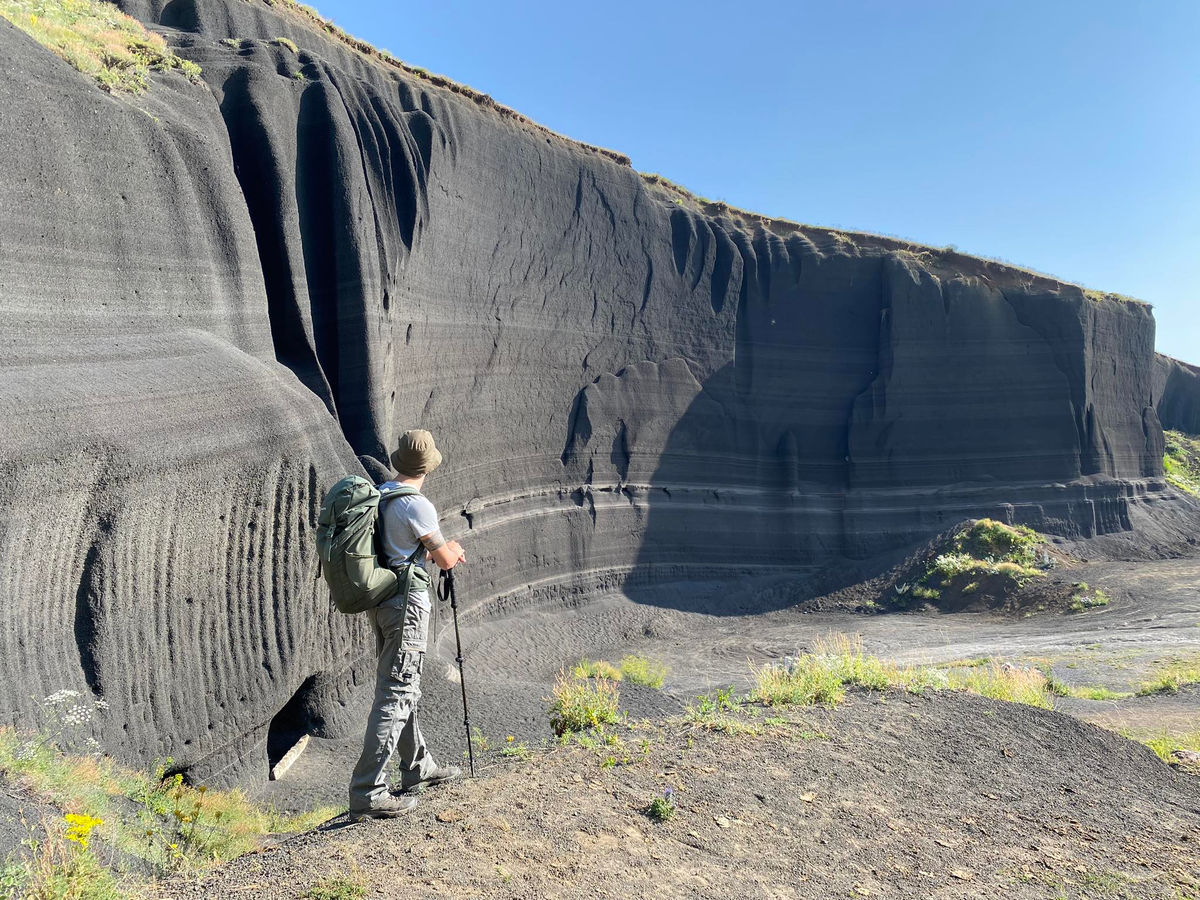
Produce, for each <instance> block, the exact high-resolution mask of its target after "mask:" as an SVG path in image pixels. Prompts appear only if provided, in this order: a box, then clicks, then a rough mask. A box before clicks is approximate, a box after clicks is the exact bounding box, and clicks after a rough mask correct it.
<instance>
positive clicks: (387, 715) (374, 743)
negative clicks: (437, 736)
mask: <svg viewBox="0 0 1200 900" xmlns="http://www.w3.org/2000/svg"><path fill="white" fill-rule="evenodd" d="M430 607H431V604H430V599H429V593H428V591H425V590H419V591H412V592H410V593H409V595H408V603H407V604H405V602H404V600H403V598H401V597H398V596H397V597H393V598H391V599H389V600H385V601H384V602H383V603H382V604H380V605H379V606H377V607H375V609H372V610H369V611H368V612H367V617H368V619H369V620H370V622H371V627H372V628H373V629H374V631H375V650H376V653H377V654H378V662H377V664H376V668H375V702H374V705H372V707H371V715H370V717H369V718H368V719H367V733H366V737H365V738H364V740H363V750H362V756H360V757H359V760H358V765H356V766H355V767H354V774H353V775H352V776H351V778H350V810H351V811H352V812H360V811H363V810H367V809H371V808H372V807H374V806H378V805H379V802H380V801H381V800H382V799H384V798H385V797H387V795H388V783H387V772H388V763H389V762H390V761H391V759H392V756H393V754H398V766H397V768H398V769H399V770H400V772H401V777H402V780H403V781H404V782H405V783H413V782H416V781H419V780H420V779H422V778H424V777H425V776H427V775H428V774H429V773H431V772H432V771H433V770H434V769H436V768H437V763H436V762H434V759H433V757H432V756H431V755H430V753H429V750H428V748H427V747H426V746H425V738H424V736H423V735H422V734H421V727H420V725H419V724H418V723H417V701H418V700H420V699H421V664H422V663H423V662H424V659H425V647H426V641H427V639H428V635H429V617H430V613H431V608H430Z"/></svg>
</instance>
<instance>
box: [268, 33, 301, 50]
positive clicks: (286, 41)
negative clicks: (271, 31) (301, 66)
mask: <svg viewBox="0 0 1200 900" xmlns="http://www.w3.org/2000/svg"><path fill="white" fill-rule="evenodd" d="M271 43H272V44H274V45H275V46H276V47H283V48H284V49H286V50H291V51H292V52H293V53H299V52H300V48H299V47H297V46H296V42H295V41H293V40H292V39H291V38H285V37H277V38H271Z"/></svg>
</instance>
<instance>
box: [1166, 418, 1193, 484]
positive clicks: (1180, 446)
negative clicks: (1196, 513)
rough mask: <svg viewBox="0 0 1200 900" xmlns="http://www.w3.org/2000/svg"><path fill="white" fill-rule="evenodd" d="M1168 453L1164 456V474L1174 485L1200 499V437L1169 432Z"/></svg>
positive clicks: (1179, 432)
mask: <svg viewBox="0 0 1200 900" xmlns="http://www.w3.org/2000/svg"><path fill="white" fill-rule="evenodd" d="M1163 436H1164V437H1165V438H1166V442H1167V444H1166V453H1165V454H1164V455H1163V474H1165V475H1166V476H1167V481H1169V482H1170V483H1171V484H1172V485H1174V486H1175V487H1177V488H1179V490H1181V491H1185V492H1187V493H1189V494H1192V495H1194V496H1197V497H1200V437H1190V436H1188V435H1186V434H1184V433H1183V432H1181V431H1167V432H1164V433H1163Z"/></svg>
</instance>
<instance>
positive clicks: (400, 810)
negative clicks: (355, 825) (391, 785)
mask: <svg viewBox="0 0 1200 900" xmlns="http://www.w3.org/2000/svg"><path fill="white" fill-rule="evenodd" d="M416 805H417V798H416V797H393V796H392V795H391V794H388V795H386V796H385V797H383V799H381V800H380V801H379V802H378V803H376V804H375V805H374V806H370V807H368V808H366V809H359V810H353V809H352V810H350V821H351V822H365V821H367V820H368V819H394V818H396V817H397V816H402V815H404V814H405V813H406V812H409V811H410V810H411V809H412V808H413V807H414V806H416Z"/></svg>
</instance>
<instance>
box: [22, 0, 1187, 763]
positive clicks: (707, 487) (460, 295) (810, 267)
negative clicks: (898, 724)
mask: <svg viewBox="0 0 1200 900" xmlns="http://www.w3.org/2000/svg"><path fill="white" fill-rule="evenodd" d="M123 6H124V8H125V9H126V10H127V11H129V12H130V13H131V14H133V15H136V16H138V17H139V18H141V19H142V20H143V21H145V22H147V23H148V24H151V25H153V26H154V27H157V28H160V29H162V30H164V31H165V32H166V33H167V34H168V36H169V38H170V39H171V40H172V42H173V43H175V44H176V45H177V46H178V48H179V50H178V52H179V53H181V54H182V55H185V56H187V57H188V58H191V59H193V60H195V61H196V62H197V63H199V64H200V65H201V66H202V68H203V79H204V84H202V85H193V84H190V83H188V82H187V81H186V80H184V79H183V78H182V77H181V76H177V75H163V76H156V78H155V81H154V84H153V87H152V89H151V90H150V91H149V92H148V93H147V94H145V95H142V96H138V97H112V96H108V95H106V94H104V93H102V92H101V91H99V90H98V89H96V88H95V87H94V85H93V84H92V83H91V82H90V81H89V80H88V79H87V78H85V77H84V76H82V75H80V74H78V73H77V72H75V71H74V70H73V69H71V68H70V67H69V66H67V65H66V63H64V62H62V61H61V60H59V59H58V58H57V57H55V56H54V55H52V54H51V53H50V52H49V51H47V50H45V49H44V48H42V47H41V46H39V45H37V44H35V43H34V42H33V41H32V40H30V39H29V38H28V37H26V36H25V35H24V34H22V33H20V32H18V31H16V30H15V29H14V28H12V27H11V26H9V25H8V23H6V22H3V21H2V20H0V56H2V57H3V58H4V59H5V61H6V65H5V77H4V78H3V79H2V80H0V116H2V121H0V152H2V154H3V157H4V159H5V160H6V177H5V178H4V179H3V180H2V181H0V323H2V331H3V334H4V335H5V337H6V339H5V340H4V341H3V343H2V344H0V365H2V366H3V370H4V378H3V381H2V382H0V398H2V400H0V402H2V404H3V406H2V408H3V410H4V413H5V423H6V427H5V429H4V431H3V434H2V437H0V474H2V476H3V477H2V478H0V523H2V525H0V559H2V560H3V570H2V571H3V578H4V587H3V594H4V597H5V603H4V604H3V609H2V611H0V617H2V619H0V660H2V663H0V665H2V667H3V679H2V680H0V710H2V711H3V712H2V714H0V715H2V718H3V719H4V720H6V721H9V722H15V723H20V724H30V723H34V722H36V720H37V717H38V710H37V703H36V701H37V699H38V698H41V697H44V696H46V695H48V694H50V693H52V692H53V691H55V690H58V689H61V688H75V689H78V690H81V691H86V692H88V693H89V694H90V695H92V696H95V697H97V698H103V699H104V700H105V701H106V702H107V703H108V704H109V707H110V709H109V712H108V714H107V716H106V717H105V719H104V724H103V725H102V727H101V728H100V730H99V732H98V737H100V738H101V739H102V740H103V742H104V743H105V745H106V746H107V747H108V748H109V749H110V750H111V751H113V752H116V753H118V754H121V755H124V756H126V757H131V758H135V759H139V760H149V759H152V758H155V757H158V758H162V757H166V756H168V755H169V756H172V757H173V758H174V759H175V760H176V763H177V765H178V766H179V767H180V768H182V769H187V770H188V771H189V772H190V773H191V774H192V775H194V776H195V777H199V778H208V779H215V780H233V779H238V778H254V777H262V776H263V774H264V773H265V771H266V750H265V747H266V738H267V734H268V731H269V729H270V727H271V722H272V719H273V718H275V717H276V716H277V714H280V711H281V710H283V716H284V718H285V719H286V721H285V722H284V724H285V725H286V726H287V727H290V728H296V727H299V728H304V729H307V730H310V731H312V732H314V733H318V734H337V733H341V732H344V731H345V730H346V729H347V728H352V729H357V728H360V727H361V723H359V722H347V721H346V718H347V717H346V716H345V715H344V714H343V712H344V701H345V698H346V696H347V694H348V692H349V691H351V690H352V689H353V688H354V687H355V685H356V683H357V681H359V680H360V679H361V678H362V677H364V676H366V675H367V673H368V672H369V669H370V664H369V660H368V655H369V654H370V652H372V649H373V648H371V647H368V645H367V641H366V634H365V630H364V627H363V623H361V622H360V621H358V620H354V619H348V618H346V617H342V616H340V615H338V614H337V613H335V612H333V611H331V608H330V605H329V603H328V599H327V597H326V596H325V594H324V592H323V590H322V589H321V586H320V584H319V583H318V582H317V581H316V580H315V578H316V574H317V571H316V559H315V554H314V551H313V546H312V541H311V535H312V529H313V526H314V522H315V513H316V509H317V507H318V505H319V501H320V496H321V493H322V491H323V490H324V489H325V488H326V487H327V486H328V485H329V484H331V483H332V482H333V481H334V480H335V479H336V478H338V477H340V476H341V475H342V474H344V473H345V472H348V471H359V472H362V471H364V469H365V471H366V472H368V473H370V474H373V475H376V476H379V475H382V469H381V466H380V465H379V463H378V462H376V461H377V460H383V459H385V458H386V452H387V450H388V449H389V448H390V446H391V445H392V443H393V441H394V438H395V435H396V433H397V432H398V431H400V430H403V429H405V428H409V427H416V426H419V427H424V428H429V429H431V430H433V431H434V433H435V434H437V435H438V439H439V443H440V444H441V445H442V447H443V450H444V452H445V456H446V460H447V462H446V464H445V465H444V466H443V467H442V469H441V470H440V471H439V473H438V474H437V476H436V477H435V478H434V479H432V480H431V481H430V484H429V486H428V491H429V493H430V495H431V497H432V498H433V499H434V501H435V502H436V503H437V504H438V505H439V507H440V509H441V510H442V512H443V515H444V517H445V518H444V525H445V528H446V530H447V531H448V532H449V533H451V534H453V535H455V536H457V537H459V538H460V539H462V540H463V542H464V544H465V545H466V546H467V547H468V552H469V555H470V558H471V564H470V566H469V567H468V568H467V570H466V571H465V572H464V578H465V583H464V584H463V585H462V593H463V595H464V596H465V597H466V598H468V602H469V603H470V604H471V608H472V611H473V612H474V613H475V614H481V615H501V614H503V613H504V612H505V611H507V610H511V609H513V608H514V607H516V606H519V605H525V604H529V603H534V602H541V601H547V602H556V603H562V602H582V601H583V600H585V599H586V597H587V596H589V595H590V594H591V593H592V592H595V591H597V590H600V589H604V588H619V587H622V586H624V585H629V587H630V589H634V588H635V587H636V588H637V590H638V594H637V596H638V597H639V599H641V598H643V597H644V598H645V599H646V600H647V601H648V602H667V603H669V602H675V601H674V600H673V598H674V597H675V594H674V593H672V592H671V591H670V590H664V591H663V592H662V593H661V594H656V593H655V591H654V587H655V586H656V585H663V584H666V583H668V582H670V581H672V580H673V579H678V578H681V577H691V578H706V579H707V578H713V577H724V576H729V577H735V576H740V575H742V574H744V573H745V572H747V571H756V572H773V573H777V574H780V575H783V576H795V578H796V579H797V580H796V582H795V583H796V584H797V585H800V584H802V578H803V576H804V575H805V573H808V572H810V571H813V570H814V569H819V568H822V567H828V566H830V565H831V564H834V563H836V562H837V561H838V560H841V559H846V558H864V557H867V556H870V555H871V554H874V553H877V552H880V551H882V550H887V549H889V548H895V547H899V546H903V545H905V544H909V543H912V542H913V541H915V540H918V539H920V538H922V537H925V536H927V535H929V534H931V533H933V532H935V531H938V530H942V529H944V528H945V527H946V526H947V525H949V524H952V523H953V522H955V521H958V520H959V519H961V518H963V517H965V516H967V515H981V514H987V515H992V516H996V517H999V518H1003V519H1006V520H1009V521H1019V522H1025V523H1028V524H1032V525H1034V526H1036V527H1038V528H1041V529H1044V530H1048V531H1051V532H1054V533H1056V534H1061V535H1065V536H1069V537H1087V536H1091V535H1097V534H1105V533H1110V534H1111V533H1125V532H1131V533H1135V534H1137V535H1138V536H1139V539H1140V538H1145V539H1146V540H1151V541H1154V542H1158V543H1159V544H1162V545H1169V544H1171V543H1172V542H1176V541H1180V540H1183V539H1184V538H1186V537H1187V536H1189V535H1190V534H1192V533H1193V532H1194V530H1195V525H1196V522H1197V508H1196V506H1195V504H1194V503H1192V502H1191V501H1189V500H1187V499H1184V498H1182V497H1181V496H1180V495H1178V494H1177V493H1175V492H1174V491H1173V490H1172V489H1170V488H1169V487H1168V486H1167V485H1166V484H1165V482H1164V481H1163V480H1162V478H1161V475H1162V452H1163V438H1162V429H1161V426H1160V414H1163V415H1166V414H1168V411H1169V415H1170V416H1171V417H1172V421H1173V422H1174V421H1178V422H1184V421H1190V422H1192V424H1193V427H1194V425H1195V418H1194V416H1195V415H1196V410H1197V408H1198V404H1197V402H1196V399H1195V396H1196V395H1195V390H1194V376H1195V372H1194V370H1189V369H1188V367H1186V366H1182V364H1174V365H1176V366H1177V367H1178V371H1179V372H1182V373H1184V374H1183V375H1181V376H1178V377H1177V376H1176V374H1175V372H1176V370H1175V369H1172V370H1171V373H1169V374H1167V375H1164V374H1163V367H1164V364H1163V363H1162V362H1156V357H1155V355H1154V349H1153V348H1154V321H1153V318H1152V315H1151V312H1150V309H1149V308H1148V307H1146V306H1144V305H1141V304H1137V303H1130V302H1124V301H1121V300H1118V299H1115V298H1099V299H1096V298H1093V297H1090V296H1085V295H1084V293H1083V292H1082V291H1081V290H1080V289H1079V288H1077V287H1075V286H1072V285H1066V284H1062V283H1059V282H1057V281H1054V280H1052V279H1049V278H1046V277H1043V276H1039V275H1035V274H1032V273H1028V272H1024V271H1020V270H1016V269H1012V268H1007V267H1004V266H1001V265H999V264H995V263H990V262H985V261H981V260H978V259H973V258H969V257H965V256H961V255H958V254H953V253H948V252H942V251H933V250H929V249H928V248H923V247H919V246H916V245H910V244H906V243H903V242H899V241H895V240H888V239H883V238H876V237H871V236H866V235H858V234H850V235H848V234H841V233H837V232H833V231H829V230H825V229H817V228H808V227H801V226H796V225H792V224H789V223H781V222H775V221H768V220H763V219H759V218H757V217H753V216H750V215H748V214H741V213H737V212H735V211H731V210H727V209H723V208H716V207H707V206H706V207H702V206H700V205H698V204H696V203H695V202H693V201H692V200H690V199H688V198H685V197H683V196H681V195H678V194H675V193H673V192H672V191H670V190H666V189H663V188H661V187H656V186H652V185H648V184H647V183H646V182H645V181H643V179H642V178H641V177H640V176H639V175H638V174H637V173H636V172H634V171H633V170H632V169H630V168H628V167H627V166H624V165H621V164H620V162H619V161H616V160H614V159H613V158H612V156H611V155H606V154H604V153H600V152H596V151H594V150H592V149H589V148H585V147H582V146H580V145H576V144H573V143H571V142H569V141H567V140H565V139H562V138H560V137H558V136H555V135H552V134H550V133H548V132H546V131H545V130H544V129H540V128H538V127H537V126H534V125H532V124H530V123H528V122H526V121H524V120H523V119H521V118H520V117H519V116H516V115H513V114H509V113H506V112H505V111H503V110H497V109H495V108H493V106H492V105H491V104H490V103H489V102H487V101H486V98H479V97H474V98H473V97H471V96H468V95H465V94H460V93H456V92H455V91H452V90H448V89H445V88H442V87H438V86H435V85H432V84H430V83H429V82H428V81H427V80H423V79H420V78H417V77H414V76H412V75H410V74H405V73H403V72H401V71H399V70H397V69H396V68H395V67H391V66H388V65H385V64H383V63H381V62H379V61H376V60H372V59H368V58H367V57H365V56H363V55H362V54H360V53H358V52H357V51H355V50H354V49H353V48H351V47H348V46H347V45H346V44H345V43H343V42H339V41H338V40H336V39H335V38H333V37H330V36H329V35H327V34H323V33H321V32H320V31H319V30H318V29H316V28H313V27H311V26H310V24H309V23H308V22H307V21H306V20H305V19H304V18H303V17H302V16H300V15H299V14H298V13H296V12H295V11H293V10H290V9H289V8H288V7H286V6H283V5H276V6H268V5H264V4H262V3H260V2H258V0H253V2H246V0H228V2H225V0H170V2H168V3H165V4H164V3H161V2H156V0H151V2H139V0H129V2H126V3H124V4H123ZM279 37H287V38H289V39H290V40H291V41H294V42H295V44H296V45H298V46H299V52H298V53H293V52H292V50H291V49H290V48H289V47H288V46H286V44H284V43H272V39H275V38H279ZM1189 371H1190V372H1191V374H1190V376H1189V375H1188V372H1189ZM1189 377H1191V378H1192V379H1193V380H1192V381H1190V382H1189V381H1188V380H1187V379H1188V378H1189ZM1181 379H1182V380H1181ZM1189 385H1190V386H1189ZM1181 397H1182V398H1183V399H1178V398H1181ZM1156 405H1157V408H1158V410H1159V412H1157V413H1156ZM1188 416H1192V417H1193V418H1192V419H1190V420H1189V419H1187V417H1188ZM1178 427H1184V426H1182V425H1181V426H1178ZM1131 530H1132V531H1131ZM276 724H277V725H278V724H279V720H277V723H276Z"/></svg>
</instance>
